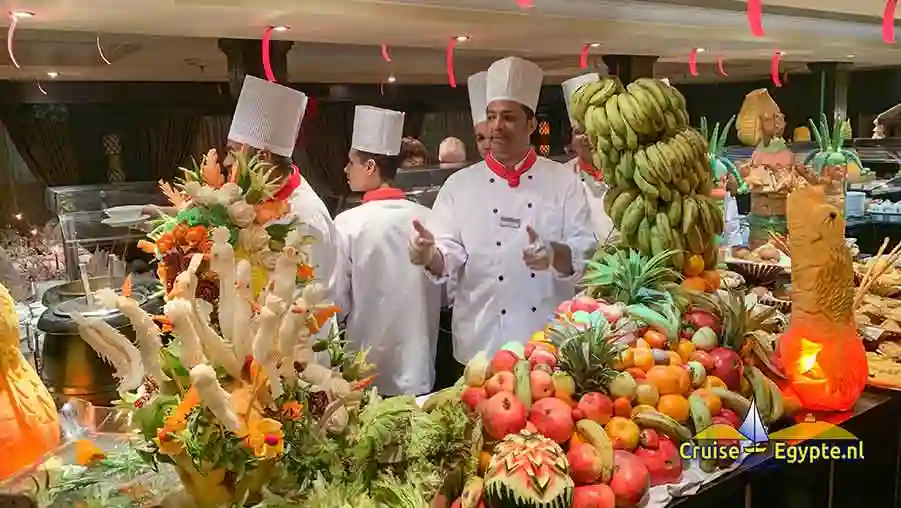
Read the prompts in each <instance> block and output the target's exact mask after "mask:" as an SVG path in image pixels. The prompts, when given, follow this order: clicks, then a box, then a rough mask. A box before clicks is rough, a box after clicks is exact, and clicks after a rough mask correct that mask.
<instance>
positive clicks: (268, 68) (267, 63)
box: [263, 26, 275, 83]
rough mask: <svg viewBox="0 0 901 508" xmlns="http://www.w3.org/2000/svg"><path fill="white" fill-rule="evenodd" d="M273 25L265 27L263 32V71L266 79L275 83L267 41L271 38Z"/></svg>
mask: <svg viewBox="0 0 901 508" xmlns="http://www.w3.org/2000/svg"><path fill="white" fill-rule="evenodd" d="M273 29H274V27H271V26H268V27H266V31H265V32H263V72H265V73H266V79H268V80H269V81H270V82H272V83H275V73H274V72H272V59H271V55H270V49H269V42H270V41H271V40H272V30H273Z"/></svg>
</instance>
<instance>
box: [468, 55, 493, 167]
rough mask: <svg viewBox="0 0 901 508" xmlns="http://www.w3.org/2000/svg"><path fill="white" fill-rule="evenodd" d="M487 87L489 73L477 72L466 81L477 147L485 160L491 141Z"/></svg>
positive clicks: (480, 155)
mask: <svg viewBox="0 0 901 508" xmlns="http://www.w3.org/2000/svg"><path fill="white" fill-rule="evenodd" d="M487 86H488V71H482V72H477V73H475V74H473V75H472V76H469V79H467V80H466V87H467V88H468V89H469V109H470V111H472V125H473V129H474V130H475V135H476V147H477V148H478V149H479V157H482V158H483V159H484V158H485V154H486V153H487V152H488V143H489V142H490V139H491V138H490V136H489V134H490V133H489V132H488V103H487V102H486V97H487V96H486V87H487Z"/></svg>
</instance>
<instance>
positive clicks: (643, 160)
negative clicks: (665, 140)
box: [634, 149, 660, 185]
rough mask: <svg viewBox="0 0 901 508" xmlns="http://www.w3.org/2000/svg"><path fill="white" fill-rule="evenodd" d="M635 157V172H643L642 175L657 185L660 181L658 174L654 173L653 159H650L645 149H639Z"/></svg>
mask: <svg viewBox="0 0 901 508" xmlns="http://www.w3.org/2000/svg"><path fill="white" fill-rule="evenodd" d="M634 158H635V173H636V174H638V173H641V176H642V177H643V178H644V179H645V181H647V182H648V183H650V184H652V185H657V184H659V183H660V181H659V180H658V179H657V175H656V174H655V173H654V170H653V168H651V161H650V160H648V155H647V153H645V151H644V149H640V150H637V151H636V152H635V155H634Z"/></svg>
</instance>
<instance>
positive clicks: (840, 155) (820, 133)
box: [804, 113, 863, 176]
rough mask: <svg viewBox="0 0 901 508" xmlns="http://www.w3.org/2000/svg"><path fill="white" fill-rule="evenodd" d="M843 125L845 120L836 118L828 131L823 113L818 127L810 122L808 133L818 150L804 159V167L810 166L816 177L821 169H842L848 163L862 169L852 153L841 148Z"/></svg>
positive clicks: (842, 143) (842, 144) (858, 160)
mask: <svg viewBox="0 0 901 508" xmlns="http://www.w3.org/2000/svg"><path fill="white" fill-rule="evenodd" d="M844 125H845V120H843V119H841V118H838V117H836V119H835V121H834V122H833V124H832V128H831V129H830V128H829V122H828V120H827V118H826V114H825V113H823V114H822V115H821V116H820V125H819V126H817V125H816V123H814V121H813V120H812V119H811V120H810V132H812V133H813V137H814V139H815V140H816V143H817V146H818V147H819V148H817V149H816V150H813V151H811V152H810V153H808V154H807V156H806V157H804V165H805V166H806V165H812V166H813V169H814V171H816V174H817V176H820V175H821V174H822V173H823V168H827V167H831V166H835V167H841V168H844V167H847V165H848V162H849V161H850V162H854V163H855V164H857V166H858V167H861V168H862V167H863V164H861V162H860V159H859V158H858V157H857V155H856V154H855V153H854V152H852V151H851V150H846V149H844V148H842V147H843V146H844V144H845V132H843V131H845V130H846V129H844V128H843V127H844Z"/></svg>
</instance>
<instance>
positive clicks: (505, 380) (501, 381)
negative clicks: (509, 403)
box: [485, 371, 516, 397]
mask: <svg viewBox="0 0 901 508" xmlns="http://www.w3.org/2000/svg"><path fill="white" fill-rule="evenodd" d="M514 386H516V376H514V375H513V373H512V372H507V371H502V372H498V373H497V374H495V375H493V376H491V377H490V378H488V381H486V382H485V390H486V391H487V392H488V396H489V397H493V396H494V395H495V394H497V393H500V392H511V393H512V392H513V387H514Z"/></svg>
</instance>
